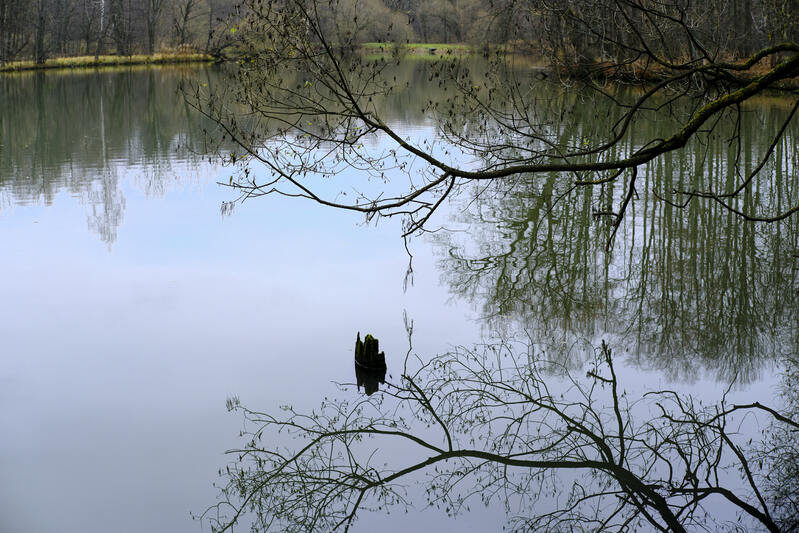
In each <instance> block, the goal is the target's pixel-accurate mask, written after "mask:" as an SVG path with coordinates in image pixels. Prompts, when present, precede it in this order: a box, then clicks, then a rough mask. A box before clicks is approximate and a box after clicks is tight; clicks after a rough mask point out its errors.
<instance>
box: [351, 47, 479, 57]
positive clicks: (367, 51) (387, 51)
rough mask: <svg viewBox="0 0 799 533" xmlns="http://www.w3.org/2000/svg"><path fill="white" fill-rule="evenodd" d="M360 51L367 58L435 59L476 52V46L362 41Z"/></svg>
mask: <svg viewBox="0 0 799 533" xmlns="http://www.w3.org/2000/svg"><path fill="white" fill-rule="evenodd" d="M361 52H362V53H363V54H364V56H366V57H367V58H369V59H375V58H379V57H381V56H382V57H385V56H388V55H394V54H399V55H402V56H411V57H418V58H419V59H436V58H441V57H450V56H453V55H458V56H466V55H472V54H476V53H477V48H475V47H474V46H471V45H468V44H449V43H408V44H401V45H395V44H394V43H363V44H362V45H361Z"/></svg>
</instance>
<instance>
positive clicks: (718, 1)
mask: <svg viewBox="0 0 799 533" xmlns="http://www.w3.org/2000/svg"><path fill="white" fill-rule="evenodd" d="M308 3H309V4H313V3H315V4H316V8H317V11H318V12H319V13H321V14H323V15H322V17H323V20H322V21H321V23H322V26H323V28H322V29H323V31H325V32H326V33H327V34H328V35H329V36H330V38H331V40H332V41H347V42H349V43H363V42H373V41H380V42H393V43H407V42H426V43H469V44H475V45H480V44H486V43H492V44H497V43H512V44H514V45H518V46H520V47H528V48H530V49H531V50H533V51H534V50H535V49H539V50H540V51H541V52H542V53H544V54H547V55H549V54H548V53H551V52H553V51H558V55H560V56H561V57H563V56H564V55H566V56H571V57H572V58H574V59H575V60H577V61H587V62H589V63H590V62H593V61H596V60H602V58H603V57H604V56H605V55H607V52H608V51H607V50H604V49H603V48H602V47H601V46H599V45H598V44H597V43H598V42H599V41H601V39H597V36H600V35H601V36H604V37H603V39H604V42H607V36H608V35H615V36H616V38H617V39H618V42H620V43H623V42H630V43H634V42H635V40H636V36H635V35H632V34H630V32H629V31H628V28H629V25H627V24H625V23H623V22H624V20H623V17H624V16H625V14H624V13H625V9H624V8H623V7H622V6H621V5H620V4H635V5H636V6H643V8H644V9H636V10H635V11H636V12H637V13H638V16H642V15H641V13H645V12H646V9H651V10H653V13H654V12H657V11H660V10H663V9H667V8H666V7H663V6H664V5H663V4H662V2H659V1H656V0H636V1H634V2H631V1H626V2H621V3H620V2H617V1H614V0H560V1H558V2H553V1H551V0H521V1H520V0H489V1H487V2H486V1H485V0H308ZM250 4H259V2H258V0H0V63H3V62H7V61H12V60H17V59H33V60H35V61H37V62H43V61H44V60H45V59H47V58H48V57H53V56H69V55H72V56H74V55H93V54H94V55H96V54H117V55H131V54H134V53H154V52H164V51H180V50H191V51H201V52H208V53H211V54H213V55H219V54H220V53H221V52H222V51H223V50H225V49H230V48H229V47H230V45H235V39H237V38H238V37H243V36H244V35H245V34H246V31H247V30H246V25H244V26H238V27H237V20H242V19H243V18H246V14H247V13H248V11H250V9H249V7H250ZM270 4H271V5H273V6H279V5H280V2H275V1H272V2H270ZM668 9H671V10H675V9H676V10H677V12H679V13H680V19H681V20H675V24H674V26H675V28H676V29H675V30H674V32H673V33H674V35H669V32H668V31H663V32H662V34H661V35H660V36H659V38H660V40H661V42H662V45H663V47H664V48H671V47H680V46H685V47H689V48H690V47H703V46H707V48H708V50H713V51H716V52H718V51H723V52H728V53H729V54H731V55H743V54H749V53H751V52H753V51H754V50H757V49H760V48H762V47H764V46H768V45H769V44H774V43H779V42H786V41H791V42H797V41H799V0H704V1H702V2H690V1H688V0H675V3H674V4H673V5H672V4H669V6H668ZM633 22H634V21H633ZM644 25H645V24H644ZM680 25H683V26H684V27H685V29H689V30H690V32H691V33H692V35H694V36H696V37H697V40H696V41H695V42H688V41H686V39H685V36H684V32H682V30H681V29H680V28H679V27H678V26H680ZM657 31H658V32H660V31H661V28H658V29H657ZM685 55H687V56H693V55H694V54H693V53H692V51H691V50H686V51H685ZM609 59H618V58H609Z"/></svg>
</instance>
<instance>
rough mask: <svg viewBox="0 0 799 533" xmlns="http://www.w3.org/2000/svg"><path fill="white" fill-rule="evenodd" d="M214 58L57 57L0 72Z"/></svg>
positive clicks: (20, 63)
mask: <svg viewBox="0 0 799 533" xmlns="http://www.w3.org/2000/svg"><path fill="white" fill-rule="evenodd" d="M213 60H214V58H213V57H211V56H209V55H206V54H153V55H132V56H99V57H98V58H97V59H95V58H94V56H78V57H55V58H52V59H48V60H47V61H45V62H44V63H42V64H36V63H35V62H33V61H13V62H10V63H6V64H5V65H2V66H0V72H20V71H26V70H49V69H72V68H102V67H115V66H125V65H166V64H174V63H200V62H211V61H213Z"/></svg>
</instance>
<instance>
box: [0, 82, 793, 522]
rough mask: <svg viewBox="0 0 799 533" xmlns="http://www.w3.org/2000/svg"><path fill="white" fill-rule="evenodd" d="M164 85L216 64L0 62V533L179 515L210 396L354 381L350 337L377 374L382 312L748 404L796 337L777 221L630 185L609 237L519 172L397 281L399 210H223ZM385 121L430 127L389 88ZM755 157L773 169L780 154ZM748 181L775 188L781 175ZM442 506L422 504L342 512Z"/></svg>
mask: <svg viewBox="0 0 799 533" xmlns="http://www.w3.org/2000/svg"><path fill="white" fill-rule="evenodd" d="M411 71H413V69H411ZM186 78H190V79H193V80H198V79H199V80H203V79H205V80H208V81H209V82H215V81H216V73H215V72H214V71H213V70H211V69H172V68H170V69H142V70H130V71H128V70H121V71H115V72H98V73H94V72H82V73H66V74H62V73H47V74H25V75H18V76H17V75H15V76H5V77H0V362H1V363H2V364H1V365H0V428H2V433H1V434H0V472H2V475H0V531H3V532H4V533H5V532H8V533H17V532H19V533H51V532H59V533H72V532H76V533H77V532H83V533H86V532H111V531H113V532H139V531H153V532H155V531H163V532H170V533H172V532H190V531H200V530H201V525H200V523H199V522H197V521H193V520H192V519H191V517H190V512H194V513H198V512H201V511H202V510H203V509H204V508H205V507H206V506H207V505H209V504H211V503H213V501H214V499H215V497H216V494H217V491H216V489H215V488H214V487H213V486H212V485H211V484H212V482H213V481H215V480H216V479H217V469H218V468H219V467H220V466H223V465H224V464H225V463H226V461H227V459H226V458H225V456H224V455H223V452H224V451H225V450H226V449H229V448H232V447H234V446H236V445H237V435H238V431H239V429H240V426H241V420H240V419H239V418H238V417H237V416H235V415H231V414H229V413H227V412H226V410H225V399H226V398H227V397H228V396H231V395H234V394H235V395H237V396H239V397H240V398H241V400H242V403H245V404H247V405H249V406H253V407H257V408H259V409H261V410H269V409H275V408H277V406H279V405H283V404H293V405H295V406H297V407H298V408H300V409H310V408H312V407H314V406H315V405H317V404H318V402H319V401H320V400H321V398H322V397H323V396H325V395H330V394H335V392H336V387H335V385H334V383H333V382H351V381H353V379H354V376H353V375H352V373H353V369H352V348H353V343H354V336H355V333H356V332H357V331H361V332H372V333H374V334H376V335H378V336H379V338H380V341H381V346H382V347H383V349H385V351H386V353H387V354H388V357H389V373H391V372H392V363H394V364H395V365H397V364H399V361H401V360H402V357H403V355H404V354H405V351H406V350H407V340H406V333H405V329H404V326H403V313H404V312H407V314H408V316H409V317H410V318H411V319H413V320H414V338H413V343H414V350H415V351H416V352H418V353H420V354H425V353H429V354H433V353H437V352H441V351H444V350H447V349H448V348H449V347H451V346H453V345H460V344H465V345H468V344H470V343H473V342H478V341H480V340H481V339H484V338H491V337H493V336H496V335H497V334H499V333H505V334H507V333H508V332H510V333H511V334H512V333H514V332H519V331H525V332H527V333H529V334H530V335H531V336H532V337H534V338H535V339H537V343H538V345H539V346H540V347H542V349H546V350H548V351H549V352H550V353H554V354H556V355H558V356H559V357H561V358H563V360H564V361H566V362H567V363H568V364H570V365H572V366H579V364H580V362H581V361H582V360H583V359H584V358H585V353H586V351H587V350H588V349H589V348H586V346H589V345H590V344H596V343H598V342H599V340H600V339H602V338H607V339H609V340H610V341H612V342H615V343H616V346H617V351H619V352H622V353H625V354H626V355H625V359H624V361H625V365H624V368H623V369H622V371H621V373H622V379H627V380H628V382H630V383H636V384H638V386H640V387H644V388H645V387H646V386H649V385H647V384H651V385H652V386H655V385H658V386H663V385H669V386H675V387H680V390H682V391H685V392H694V393H697V394H700V395H706V396H707V397H710V398H713V397H714V394H716V393H717V392H718V391H719V390H721V389H723V388H724V386H726V384H727V383H728V382H729V379H730V378H731V377H732V376H737V379H739V386H738V387H737V389H736V394H740V395H742V396H745V397H751V398H754V399H760V400H762V401H768V400H769V399H771V398H772V397H773V392H772V390H771V387H772V386H773V384H774V383H775V382H776V380H777V377H776V374H775V372H776V370H775V369H776V368H777V363H778V361H779V360H780V358H782V357H785V356H790V355H795V354H796V353H797V345H798V344H799V342H798V340H799V335H798V334H797V320H796V319H797V316H796V313H797V298H798V297H797V287H799V284H798V283H797V270H796V265H795V264H794V263H793V262H792V254H793V253H795V251H796V249H797V245H798V244H799V241H797V234H798V232H797V224H796V222H793V221H789V222H786V223H782V224H779V225H772V226H767V227H755V226H751V225H747V224H746V223H743V222H741V221H736V220H731V219H729V217H727V216H725V214H724V213H721V212H718V211H713V210H711V211H710V212H707V211H705V212H702V211H700V210H696V211H689V212H688V213H687V214H686V213H685V212H682V211H679V212H675V211H673V210H671V209H670V208H668V207H665V206H664V204H662V203H655V202H653V201H652V198H651V197H650V196H647V195H646V194H645V195H644V197H643V198H642V199H641V200H640V201H638V202H636V204H635V206H636V207H635V212H634V213H632V214H631V216H630V217H629V220H628V221H627V222H626V223H625V225H624V229H623V230H621V231H620V235H619V239H618V243H617V246H616V247H615V248H614V252H613V253H612V254H611V255H609V256H608V255H606V254H605V253H604V252H603V251H602V250H603V247H604V242H605V240H604V239H605V237H604V236H605V235H606V228H605V227H604V226H603V225H602V224H601V223H597V222H596V221H595V220H594V219H593V217H591V215H590V212H591V211H590V206H591V205H592V202H594V203H595V202H596V198H595V197H593V196H592V195H591V194H588V195H586V196H583V197H581V199H580V200H578V201H577V202H575V204H574V207H572V208H569V207H562V206H563V205H564V204H559V206H561V207H557V208H555V209H551V208H550V207H551V203H552V198H553V197H555V196H556V195H557V192H558V183H557V180H556V179H555V178H554V177H553V178H552V179H551V180H544V181H541V180H531V181H530V183H516V184H514V185H513V186H512V187H511V186H506V187H498V188H497V189H496V190H495V191H492V192H491V194H485V195H484V196H482V197H481V199H480V200H479V201H477V202H471V201H469V199H468V198H460V199H458V200H456V201H455V202H454V204H453V205H451V206H449V208H448V209H449V211H448V212H446V213H442V214H441V215H440V216H439V221H438V222H439V223H446V224H448V225H450V226H451V227H453V228H459V229H463V230H465V232H463V233H460V232H459V233H439V234H436V235H434V236H432V237H430V238H424V239H415V240H414V241H413V243H412V251H413V254H414V263H413V266H414V271H415V276H414V284H413V286H411V287H409V288H408V290H407V291H404V290H403V278H404V275H405V271H406V268H407V265H408V256H407V255H406V252H405V250H404V248H403V246H402V241H401V239H400V237H399V235H400V231H401V229H400V227H399V224H398V221H397V222H394V221H381V223H380V224H379V225H377V226H376V227H375V226H373V225H370V226H366V225H364V223H363V220H362V219H361V218H360V217H359V216H352V215H350V214H347V213H342V212H334V211H330V210H327V209H324V208H321V207H318V206H315V205H312V204H310V203H307V202H301V201H296V200H291V199H286V198H279V197H272V198H267V199H260V200H254V201H250V202H247V203H245V204H243V205H240V206H238V207H237V208H236V210H235V211H234V213H233V215H231V216H226V217H223V216H222V215H221V214H220V205H221V203H222V202H223V201H225V200H230V199H231V198H232V194H231V192H230V191H229V190H228V189H226V188H224V187H221V186H219V185H217V183H216V182H217V181H222V182H227V181H228V179H229V177H230V172H231V170H230V169H229V168H225V167H220V166H218V165H217V164H215V163H209V162H208V161H207V160H206V159H204V158H202V157H199V156H198V155H197V154H199V153H202V151H203V146H204V144H203V143H204V139H203V137H202V136H201V135H200V130H201V129H202V127H203V126H204V125H205V124H204V123H203V122H202V121H201V120H200V118H199V117H197V116H196V115H195V114H193V113H192V112H191V110H190V109H189V108H188V107H187V106H186V105H185V104H184V103H183V99H182V97H181V96H180V95H179V94H178V92H177V87H178V83H179V82H180V81H181V80H182V79H186ZM416 90H417V91H421V89H419V88H418V87H417V88H416ZM418 97H420V96H419V95H418V94H416V93H414V92H413V90H409V92H407V93H405V94H404V96H403V97H402V98H405V101H413V100H414V99H415V98H418ZM569 105H575V106H577V107H579V102H577V103H575V102H572V103H571V104H569ZM760 105H761V107H760V108H758V110H757V112H756V113H753V118H752V120H753V121H754V123H758V124H762V125H763V126H762V127H763V128H766V127H768V125H769V124H771V123H773V122H774V121H776V120H777V118H776V117H778V116H779V113H780V109H781V108H780V106H779V103H778V102H777V103H774V102H768V101H766V102H762V103H761V104H760ZM772 115H773V117H772ZM393 117H394V121H395V123H396V124H397V127H398V128H399V129H400V130H402V131H406V132H409V134H411V133H412V134H413V135H430V136H432V135H434V128H433V127H432V125H431V124H430V123H429V122H428V121H425V120H424V118H423V117H421V116H417V115H414V114H413V113H412V112H409V111H408V109H406V108H405V107H402V106H398V108H397V109H396V112H395V113H394V114H393ZM770 117H771V118H770ZM769 121H771V122H769ZM795 140H796V132H795V131H792V132H789V137H788V140H787V141H786V143H790V142H795ZM748 142H750V143H751V144H752V147H751V152H752V154H756V153H757V152H758V150H760V149H762V147H759V145H758V141H757V138H756V137H755V138H753V139H750V140H749V141H748ZM714 153H717V155H715V156H714V155H711V156H710V157H709V158H706V159H705V158H702V160H701V162H699V163H696V162H692V161H687V160H684V159H679V158H678V157H676V156H675V158H670V159H668V161H667V162H666V163H661V165H663V164H665V165H667V166H668V167H669V168H666V169H663V168H658V167H655V166H653V167H652V168H649V169H647V171H646V173H645V174H646V175H645V176H644V178H643V179H646V180H656V179H657V180H661V179H663V178H662V176H664V175H666V176H670V177H669V178H668V179H672V180H690V179H696V178H697V176H700V175H701V174H702V173H699V172H697V171H696V168H697V167H696V166H694V165H695V164H696V165H699V166H700V167H702V165H710V166H709V167H707V168H709V171H708V172H707V175H708V176H712V175H713V174H714V172H715V170H714V169H716V170H718V169H719V168H722V167H723V166H724V165H723V164H722V163H723V162H722V161H721V160H722V159H723V147H721V145H719V148H718V151H717V152H714ZM688 158H689V159H690V156H688ZM714 158H715V159H714ZM752 159H753V160H756V157H754V155H753V157H752ZM777 159H778V161H782V163H779V164H782V165H785V168H784V171H785V173H786V174H787V175H790V174H791V172H790V171H789V170H790V169H794V170H793V173H794V174H795V168H796V165H797V162H796V152H795V148H793V149H792V148H790V146H789V145H786V146H782V147H781V151H780V153H779V155H778V158H777ZM714 161H716V162H717V165H718V166H716V167H714V166H713V165H714V164H716V163H714ZM717 174H719V175H722V176H723V174H724V173H723V172H718V173H717ZM338 179H340V180H344V181H346V180H348V179H355V177H354V176H353V177H350V176H347V175H344V176H339V177H338ZM708 179H713V178H712V177H711V178H708ZM667 185H668V184H666V185H663V186H664V187H666V186H667ZM641 189H642V191H643V190H645V188H644V187H642V188H641ZM620 193H621V192H620V191H599V192H597V193H596V194H597V195H602V194H604V195H606V197H608V198H613V197H614V195H618V194H620ZM608 195H609V196H608ZM763 195H764V196H763V198H762V199H760V200H759V201H767V202H771V201H780V202H786V203H787V202H790V201H793V202H794V203H795V201H796V198H797V184H796V183H792V182H786V183H782V182H778V183H775V184H772V185H771V186H770V188H769V187H766V186H764V189H763ZM775 199H779V200H775ZM581 202H582V203H581ZM543 211H547V212H548V214H546V215H545V216H544V219H543V220H544V222H543V223H539V222H536V221H538V220H540V216H541V213H542V212H543ZM393 368H394V369H396V366H394V367H393ZM641 384H645V385H641ZM631 386H632V385H631ZM502 516H503V514H502V512H501V510H500V509H499V508H497V509H493V508H492V509H487V510H480V511H479V512H474V513H471V515H470V516H469V517H467V518H466V519H464V520H461V521H460V522H458V525H457V526H456V527H457V530H459V531H490V530H498V529H499V527H500V524H501V523H502ZM411 520H412V522H411ZM448 524H449V521H448V519H447V518H446V517H445V516H444V514H443V513H437V512H435V511H426V512H424V513H422V514H421V515H419V516H414V517H413V518H412V519H411V518H408V517H407V515H401V518H399V519H396V520H395V519H394V515H393V514H392V516H391V517H385V516H382V515H371V516H368V517H365V518H364V519H363V520H362V521H360V522H359V523H358V525H359V530H364V531H365V530H368V529H374V528H379V529H380V530H381V531H405V530H407V529H408V527H415V528H416V529H417V530H420V531H421V530H430V529H432V528H434V527H436V528H440V527H453V526H451V525H448Z"/></svg>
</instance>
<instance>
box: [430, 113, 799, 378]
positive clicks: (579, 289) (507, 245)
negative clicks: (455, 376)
mask: <svg viewBox="0 0 799 533" xmlns="http://www.w3.org/2000/svg"><path fill="white" fill-rule="evenodd" d="M782 115H783V112H782V111H781V110H780V109H779V108H778V107H777V105H776V104H775V105H774V106H769V105H762V106H761V107H758V109H757V110H756V113H751V114H748V115H745V118H746V120H747V121H748V123H744V124H742V127H741V130H742V135H741V137H740V142H741V151H740V154H741V157H742V160H741V161H740V171H742V172H744V171H748V170H751V169H752V168H753V167H754V166H755V165H757V164H758V162H759V158H760V157H762V155H763V153H764V152H765V151H766V149H767V148H768V147H765V146H761V145H758V140H757V138H756V135H757V132H760V131H771V130H772V129H776V128H777V127H779V125H780V123H781V122H780V120H781V119H782V118H783V116H782ZM761 122H762V123H763V124H761ZM652 127H653V128H654V127H656V125H654V124H653V126H652ZM726 133H728V132H723V131H721V130H719V131H717V133H716V134H715V135H714V136H712V137H708V136H705V137H703V138H700V139H699V141H700V142H697V143H696V146H695V147H694V150H692V151H684V152H680V153H675V154H671V155H667V156H664V157H663V158H662V159H660V160H657V161H656V162H655V163H653V164H651V165H647V166H646V167H645V168H644V167H642V168H641V169H640V170H639V186H638V187H637V190H638V191H640V194H641V196H639V197H638V198H637V199H635V200H634V202H633V204H632V209H633V211H632V212H631V213H630V214H629V216H628V217H627V218H626V219H625V221H624V223H623V225H622V226H621V228H620V230H619V234H618V235H617V237H616V241H615V246H614V248H613V250H612V252H610V253H607V252H605V245H606V241H607V238H608V235H609V227H608V225H607V224H605V223H603V221H602V220H599V221H597V217H594V216H593V214H594V213H596V212H597V211H604V210H607V209H608V206H611V205H618V198H619V197H620V196H621V195H622V194H624V192H625V191H620V190H613V189H612V188H609V187H607V186H606V187H605V188H604V189H601V190H600V189H598V190H596V192H594V193H593V194H592V193H590V192H589V191H585V190H583V191H579V192H578V194H576V195H575V194H574V193H572V195H571V196H570V197H568V198H567V199H566V200H564V201H558V198H559V195H561V194H562V193H563V192H564V191H565V190H566V188H567V187H569V183H568V182H567V181H564V180H563V178H561V179H560V180H559V179H558V178H556V177H551V178H549V179H548V180H547V181H543V182H542V181H541V180H540V179H531V180H529V181H517V182H514V183H511V184H502V185H498V186H496V187H495V188H494V189H493V190H491V191H486V192H490V194H486V192H483V194H480V195H476V196H475V198H473V199H469V202H468V204H467V205H468V207H467V208H466V209H464V211H463V215H462V217H463V220H462V222H464V223H466V224H468V225H469V228H470V234H471V235H472V237H469V238H466V237H463V236H462V235H463V234H461V233H455V232H452V233H443V234H440V235H439V236H438V237H437V239H438V242H439V244H440V245H441V247H442V249H443V250H445V252H444V255H443V258H442V260H441V262H440V264H441V268H442V271H443V274H442V276H443V278H444V279H445V280H446V281H447V282H448V283H449V284H450V286H451V289H452V291H453V292H454V293H456V294H458V295H460V296H463V297H465V298H467V299H470V300H472V301H473V302H475V303H477V304H478V305H480V306H481V308H482V313H483V315H484V316H485V318H486V321H487V324H488V327H490V328H494V329H500V330H501V329H503V328H511V329H514V328H518V327H520V326H521V327H523V328H525V329H527V330H528V331H530V332H531V334H532V336H533V337H534V338H538V339H546V341H544V342H545V345H546V348H547V350H548V351H549V352H550V353H551V354H553V355H554V354H555V353H559V354H560V357H561V358H562V359H563V360H569V357H578V358H579V354H580V353H581V350H582V348H581V346H589V345H591V344H596V343H597V342H598V337H600V336H607V335H612V336H613V338H614V339H616V340H615V342H616V343H618V344H619V345H620V346H624V347H625V348H627V349H628V350H629V351H630V352H632V353H636V354H640V358H641V360H640V362H641V363H642V364H645V365H647V366H654V367H659V368H663V369H665V370H668V371H670V372H672V373H674V374H679V375H683V376H689V375H691V374H692V373H693V372H695V371H696V370H697V369H698V368H699V367H701V366H705V367H707V368H712V369H714V370H715V371H716V373H717V374H718V375H719V376H720V377H721V378H723V379H728V378H730V377H732V376H734V375H736V374H737V375H738V376H739V379H743V380H748V379H751V378H754V377H755V375H756V373H757V370H758V369H759V368H760V367H761V366H762V364H763V363H764V362H765V361H768V360H771V359H773V358H775V357H779V356H781V355H785V354H788V353H795V352H796V350H797V349H799V328H798V327H797V318H798V317H797V303H799V302H797V300H799V298H798V297H797V287H799V281H798V280H797V275H798V274H799V273H798V272H797V270H796V269H795V261H794V260H793V258H792V254H794V253H796V249H797V246H799V223H797V221H796V220H788V221H785V222H780V223H774V224H770V225H764V224H753V223H750V222H746V221H744V220H742V219H741V218H740V217H737V216H735V215H734V214H732V213H730V212H729V211H727V210H724V209H721V208H720V207H719V206H717V205H711V204H710V203H708V204H705V205H702V206H699V205H691V206H689V207H688V208H686V209H679V208H677V207H674V206H672V205H669V203H667V202H663V201H660V200H657V199H655V198H653V197H651V196H650V195H649V194H647V191H656V192H657V194H658V195H660V196H665V197H669V196H670V195H671V193H672V191H673V190H694V189H713V190H719V191H727V190H731V189H734V188H735V186H736V185H737V184H738V183H739V182H740V179H741V178H740V176H739V175H738V174H737V173H736V166H735V165H736V163H737V161H734V160H733V158H734V157H735V153H736V151H735V150H731V149H729V148H730V147H729V144H728V143H727V139H725V138H724V135H725V134H726ZM797 139H799V131H796V128H793V130H792V131H789V132H788V134H787V136H786V137H785V138H784V139H783V140H782V141H781V142H780V143H779V144H778V145H777V146H776V155H775V157H774V158H773V160H772V161H770V162H769V163H768V164H769V165H770V166H769V167H768V170H769V172H768V173H767V175H770V176H771V179H770V180H767V181H766V180H763V181H761V182H759V183H758V184H757V186H756V187H755V188H754V193H753V194H752V195H746V196H745V197H744V198H743V199H742V200H741V202H740V203H739V204H737V205H736V207H737V208H739V209H742V210H744V211H749V210H752V209H755V208H758V207H763V206H768V207H769V208H785V207H786V206H787V205H789V204H790V205H796V203H797V199H799V190H797V189H796V187H795V182H796V177H795V174H796V169H797V168H799V161H797V159H798V158H799V155H797V152H796V151H795V150H794V149H793V146H795V144H796V143H797ZM611 199H613V200H614V202H611ZM694 207H696V208H694ZM497 228H499V231H497ZM575 362H576V361H575Z"/></svg>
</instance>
